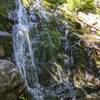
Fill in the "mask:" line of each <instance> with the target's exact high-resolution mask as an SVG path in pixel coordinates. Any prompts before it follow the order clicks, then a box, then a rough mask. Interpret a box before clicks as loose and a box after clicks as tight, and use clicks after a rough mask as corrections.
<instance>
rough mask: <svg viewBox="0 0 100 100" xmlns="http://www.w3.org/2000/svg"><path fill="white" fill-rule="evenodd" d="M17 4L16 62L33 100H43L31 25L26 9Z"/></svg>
mask: <svg viewBox="0 0 100 100" xmlns="http://www.w3.org/2000/svg"><path fill="white" fill-rule="evenodd" d="M16 4H17V24H16V25H15V26H14V30H13V42H14V43H13V45H14V54H15V62H16V64H17V66H18V69H19V71H20V74H21V75H22V78H23V79H24V80H25V85H26V86H27V89H28V91H29V92H30V93H31V94H32V96H33V99H34V100H43V95H42V92H41V91H40V85H39V83H38V76H37V71H36V65H35V60H34V52H33V50H32V46H31V42H30V38H29V31H30V24H29V22H28V17H27V13H26V9H25V8H24V6H23V5H22V2H21V0H16Z"/></svg>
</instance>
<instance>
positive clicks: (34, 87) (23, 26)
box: [13, 0, 75, 100]
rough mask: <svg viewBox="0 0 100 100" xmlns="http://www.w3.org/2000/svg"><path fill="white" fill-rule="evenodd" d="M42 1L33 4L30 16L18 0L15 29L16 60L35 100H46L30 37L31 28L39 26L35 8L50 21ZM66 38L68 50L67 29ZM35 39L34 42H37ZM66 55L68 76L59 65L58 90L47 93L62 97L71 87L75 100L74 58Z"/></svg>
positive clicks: (37, 0)
mask: <svg viewBox="0 0 100 100" xmlns="http://www.w3.org/2000/svg"><path fill="white" fill-rule="evenodd" d="M41 3H42V1H41V0H36V1H35V4H34V5H32V7H30V12H29V13H30V15H29V16H28V15H27V12H26V9H25V8H24V6H23V4H22V2H21V0H16V4H17V9H16V11H17V18H16V19H17V24H16V25H15V26H14V30H13V42H14V43H13V44H14V54H15V61H16V64H17V66H18V69H19V71H20V74H21V75H22V78H23V79H24V80H25V85H26V86H27V89H28V91H29V92H30V93H31V94H32V97H33V100H44V93H42V92H43V88H41V86H40V84H39V82H38V75H37V69H36V65H35V59H34V50H33V49H34V48H32V44H31V40H30V37H29V32H30V29H32V27H34V28H37V22H35V21H36V17H35V14H34V9H35V10H36V9H37V10H38V11H39V13H40V14H41V16H42V17H43V18H44V19H45V20H46V21H48V16H47V14H48V13H47V12H46V11H45V9H44V8H43V7H42V6H41V5H42V4H41ZM41 19H42V18H41ZM66 27H67V26H66ZM37 30H38V29H37ZM44 33H46V34H47V36H48V41H49V42H50V44H52V40H51V36H50V34H49V33H47V29H45V32H44ZM39 35H41V34H39ZM64 38H66V40H65V42H64V49H65V52H66V51H68V49H69V42H68V32H67V29H66V32H65V34H64ZM34 40H35V39H34ZM34 40H33V42H34V43H35V41H34ZM65 55H66V56H67V59H65V66H67V73H68V75H66V77H67V78H63V75H62V73H64V72H63V70H62V69H61V68H59V67H58V68H57V72H58V76H59V82H58V85H59V87H58V89H57V90H56V89H52V90H51V89H49V90H50V91H47V94H48V93H49V94H50V95H53V96H58V97H60V95H61V93H62V92H63V91H66V90H67V89H69V92H70V93H69V94H70V95H71V97H72V99H73V100H75V92H74V89H73V86H72V84H71V83H72V82H71V81H70V79H71V70H70V69H71V68H70V67H72V66H73V65H72V66H71V64H73V58H72V56H71V55H68V54H65ZM66 61H67V62H66ZM55 65H56V63H55ZM64 74H65V73H64ZM56 85H57V84H56ZM54 87H56V86H54ZM45 95H46V94H45ZM60 99H61V100H63V99H64V97H63V96H61V97H60Z"/></svg>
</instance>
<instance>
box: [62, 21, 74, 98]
mask: <svg viewBox="0 0 100 100" xmlns="http://www.w3.org/2000/svg"><path fill="white" fill-rule="evenodd" d="M64 25H65V28H66V29H65V33H64V36H63V38H64V39H63V42H64V43H63V45H64V53H65V70H66V73H67V78H66V80H65V85H66V87H68V89H69V95H70V97H71V98H72V100H76V93H75V89H74V88H75V87H74V83H73V69H74V68H73V67H74V60H73V56H72V51H71V47H70V43H69V40H68V35H69V31H68V30H69V25H68V23H67V22H65V23H64Z"/></svg>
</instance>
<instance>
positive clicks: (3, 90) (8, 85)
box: [0, 60, 25, 100]
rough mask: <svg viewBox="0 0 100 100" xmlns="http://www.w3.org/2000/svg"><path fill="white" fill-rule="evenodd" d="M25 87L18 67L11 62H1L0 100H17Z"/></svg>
mask: <svg viewBox="0 0 100 100" xmlns="http://www.w3.org/2000/svg"><path fill="white" fill-rule="evenodd" d="M24 87H25V85H24V82H23V80H22V79H21V76H20V74H19V72H18V70H17V67H16V66H15V65H14V64H13V63H12V62H10V61H7V60H0V99H1V100H16V99H17V98H18V96H19V94H20V93H21V91H22V90H23V89H24Z"/></svg>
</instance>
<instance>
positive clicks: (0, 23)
mask: <svg viewBox="0 0 100 100" xmlns="http://www.w3.org/2000/svg"><path fill="white" fill-rule="evenodd" d="M14 9H15V0H0V30H3V31H9V30H10V29H11V24H12V21H11V20H10V19H9V18H8V15H9V13H10V11H13V10H14Z"/></svg>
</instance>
